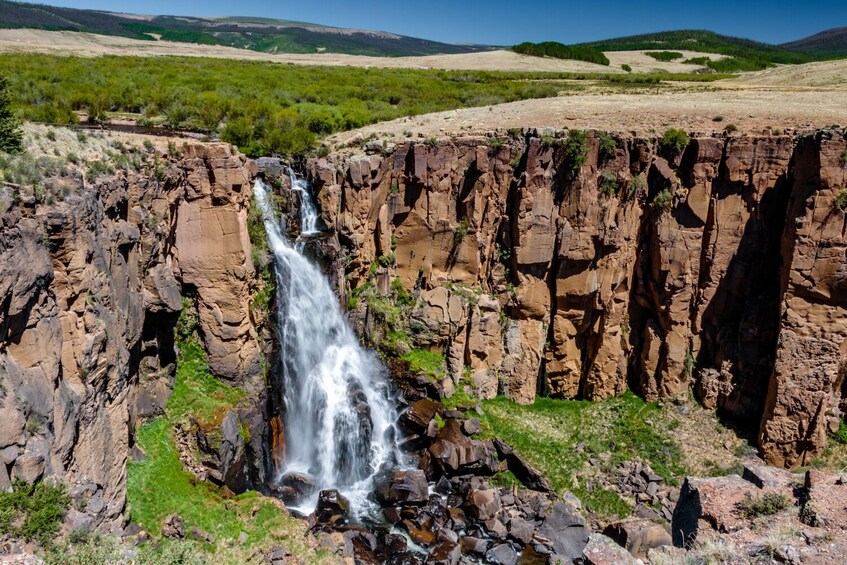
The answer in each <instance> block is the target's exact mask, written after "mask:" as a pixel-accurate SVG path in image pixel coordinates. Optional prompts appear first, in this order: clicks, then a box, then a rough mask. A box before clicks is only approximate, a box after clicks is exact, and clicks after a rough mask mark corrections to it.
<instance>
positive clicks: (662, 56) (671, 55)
mask: <svg viewBox="0 0 847 565" xmlns="http://www.w3.org/2000/svg"><path fill="white" fill-rule="evenodd" d="M644 54H645V55H647V56H650V57H653V58H654V59H656V60H657V61H662V62H665V63H667V62H668V61H674V60H676V59H682V57H683V55H682V53H680V52H678V51H648V52H646V53H644Z"/></svg>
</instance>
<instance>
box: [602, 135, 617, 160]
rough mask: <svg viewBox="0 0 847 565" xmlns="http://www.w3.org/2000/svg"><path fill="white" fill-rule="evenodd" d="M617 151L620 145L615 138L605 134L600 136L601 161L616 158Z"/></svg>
mask: <svg viewBox="0 0 847 565" xmlns="http://www.w3.org/2000/svg"><path fill="white" fill-rule="evenodd" d="M617 149H618V143H617V142H616V141H615V138H614V137H612V136H611V135H610V134H608V133H605V132H603V133H601V134H600V143H599V146H598V149H597V150H598V152H599V156H600V160H601V161H604V160H606V159H611V158H612V157H614V156H615V153H616V152H617Z"/></svg>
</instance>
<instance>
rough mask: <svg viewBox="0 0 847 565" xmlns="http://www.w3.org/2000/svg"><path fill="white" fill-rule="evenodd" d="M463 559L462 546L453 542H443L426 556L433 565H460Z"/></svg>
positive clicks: (427, 560)
mask: <svg viewBox="0 0 847 565" xmlns="http://www.w3.org/2000/svg"><path fill="white" fill-rule="evenodd" d="M461 558H462V546H460V545H459V544H458V543H456V542H453V541H443V542H441V543H439V544H438V545H436V546H435V547H434V548H433V549H432V550H431V551H430V552H429V554H428V555H427V556H426V562H427V563H431V564H432V565H458V563H460V561H461Z"/></svg>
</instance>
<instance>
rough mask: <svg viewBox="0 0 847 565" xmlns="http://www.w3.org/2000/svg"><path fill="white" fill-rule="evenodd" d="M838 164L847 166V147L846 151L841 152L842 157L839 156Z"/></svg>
mask: <svg viewBox="0 0 847 565" xmlns="http://www.w3.org/2000/svg"><path fill="white" fill-rule="evenodd" d="M838 164H839V165H841V166H842V167H847V149H845V150H844V153H842V154H841V157H839V158H838Z"/></svg>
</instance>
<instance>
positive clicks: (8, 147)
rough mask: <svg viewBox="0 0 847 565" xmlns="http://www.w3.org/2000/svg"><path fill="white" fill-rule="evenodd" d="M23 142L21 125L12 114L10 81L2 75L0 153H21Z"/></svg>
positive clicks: (0, 78) (0, 92)
mask: <svg viewBox="0 0 847 565" xmlns="http://www.w3.org/2000/svg"><path fill="white" fill-rule="evenodd" d="M22 142H23V133H22V132H21V124H20V121H19V120H18V118H17V117H16V116H15V114H14V113H13V112H12V96H11V93H10V92H9V79H8V78H6V76H5V75H3V74H0V151H6V152H9V153H14V152H17V151H20V150H21V143H22Z"/></svg>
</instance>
